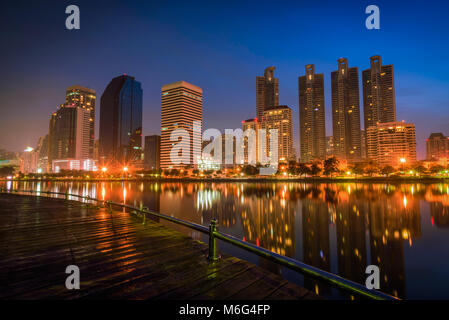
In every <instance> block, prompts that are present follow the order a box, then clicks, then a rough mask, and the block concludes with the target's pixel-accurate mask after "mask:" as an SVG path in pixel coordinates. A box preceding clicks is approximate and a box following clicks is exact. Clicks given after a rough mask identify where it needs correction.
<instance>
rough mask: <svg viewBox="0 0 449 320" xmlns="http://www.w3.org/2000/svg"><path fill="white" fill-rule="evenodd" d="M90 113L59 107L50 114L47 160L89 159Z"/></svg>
mask: <svg viewBox="0 0 449 320" xmlns="http://www.w3.org/2000/svg"><path fill="white" fill-rule="evenodd" d="M89 119H90V111H89V110H87V109H84V108H81V107H77V106H75V105H73V104H71V105H61V107H60V108H59V109H58V111H56V112H55V113H53V114H52V117H51V120H50V129H51V130H50V134H49V143H50V144H51V145H50V146H49V152H51V156H50V154H49V159H51V161H54V160H57V159H58V160H60V159H78V160H85V159H89V153H90V121H89Z"/></svg>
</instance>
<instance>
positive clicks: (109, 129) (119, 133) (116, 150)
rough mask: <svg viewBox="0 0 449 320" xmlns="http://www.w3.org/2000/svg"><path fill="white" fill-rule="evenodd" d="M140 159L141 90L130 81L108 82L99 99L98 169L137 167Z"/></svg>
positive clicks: (138, 83)
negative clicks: (121, 166) (132, 164)
mask: <svg viewBox="0 0 449 320" xmlns="http://www.w3.org/2000/svg"><path fill="white" fill-rule="evenodd" d="M141 156H142V88H141V85H140V82H138V81H136V80H135V79H134V77H131V76H128V75H122V76H119V77H116V78H114V79H112V80H111V82H110V83H109V84H108V86H107V87H106V89H105V90H104V92H103V94H102V96H101V102H100V136H99V157H100V159H99V160H100V162H101V163H102V165H106V164H108V163H110V164H113V165H123V164H127V163H138V162H139V161H140V160H141Z"/></svg>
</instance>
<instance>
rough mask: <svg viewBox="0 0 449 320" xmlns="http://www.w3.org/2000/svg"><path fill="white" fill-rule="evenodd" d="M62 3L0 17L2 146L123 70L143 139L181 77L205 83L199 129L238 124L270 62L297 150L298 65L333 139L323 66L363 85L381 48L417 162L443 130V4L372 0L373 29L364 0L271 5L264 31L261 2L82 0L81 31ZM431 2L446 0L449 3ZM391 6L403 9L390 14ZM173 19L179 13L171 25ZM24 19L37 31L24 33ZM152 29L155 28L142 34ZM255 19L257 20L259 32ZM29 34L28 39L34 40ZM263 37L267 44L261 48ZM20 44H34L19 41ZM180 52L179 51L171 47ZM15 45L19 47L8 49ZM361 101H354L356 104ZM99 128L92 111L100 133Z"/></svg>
mask: <svg viewBox="0 0 449 320" xmlns="http://www.w3.org/2000/svg"><path fill="white" fill-rule="evenodd" d="M19 3H20V1H19ZM66 4H67V3H66V2H61V3H60V4H59V3H58V4H54V5H51V6H46V5H41V6H37V5H36V4H28V3H27V5H26V8H27V9H28V10H25V11H24V10H22V9H23V8H20V5H15V8H12V9H11V10H6V11H8V12H9V13H10V17H5V19H4V20H3V22H2V23H6V25H5V26H3V30H7V31H10V32H7V33H6V34H5V35H2V40H3V41H6V42H7V43H10V46H11V48H10V50H8V51H7V52H4V53H2V55H3V56H4V59H3V60H5V59H6V60H7V61H8V62H9V63H8V64H7V65H6V68H5V72H6V76H5V77H3V78H2V80H1V81H2V82H1V85H0V93H1V96H2V97H3V102H2V105H3V107H2V108H1V110H0V113H1V114H0V116H1V118H2V120H1V121H0V123H1V125H0V137H1V138H0V147H1V148H6V149H8V150H11V151H21V150H23V149H24V148H25V147H26V146H28V145H31V146H35V145H36V143H37V139H38V137H39V136H43V135H45V133H46V131H47V127H48V120H49V115H50V114H51V113H52V112H54V111H55V110H56V108H57V106H58V105H60V104H61V103H63V101H64V100H63V99H64V95H63V92H65V89H66V88H67V87H69V86H72V85H81V86H85V87H88V88H92V89H94V90H96V91H97V95H98V97H99V96H100V94H101V93H102V92H103V91H104V89H105V87H106V85H107V83H108V81H109V80H110V79H112V78H113V77H115V76H117V75H120V74H123V73H126V74H130V75H132V76H134V77H135V78H136V79H139V81H140V82H141V83H142V89H143V91H144V93H143V112H144V118H143V126H144V127H143V136H146V135H151V134H160V124H159V121H160V88H161V87H162V85H164V84H166V83H171V82H174V81H179V80H185V81H188V82H191V83H195V84H196V85H198V86H200V87H202V88H203V90H204V128H211V127H215V128H218V129H224V128H238V127H240V122H241V120H244V119H249V118H254V117H255V107H256V94H255V87H256V85H255V79H254V78H255V77H256V76H259V75H261V74H263V73H262V72H263V70H264V69H265V68H266V67H268V66H275V67H276V77H277V78H279V104H281V105H288V106H289V107H291V108H292V111H293V132H294V147H295V149H296V150H297V152H298V151H299V150H300V148H299V119H298V118H299V111H298V92H297V78H298V77H299V76H301V75H303V74H304V72H303V70H304V66H305V65H306V64H315V68H316V73H323V74H324V87H325V109H326V135H327V136H330V135H331V133H332V125H331V124H332V119H331V81H330V74H331V71H334V70H336V68H337V66H338V62H337V60H338V59H339V58H341V57H345V58H348V60H349V63H350V66H351V67H358V68H359V87H361V83H360V82H361V78H362V77H361V71H362V70H366V69H368V68H369V58H370V57H371V56H373V55H377V54H378V55H381V56H382V59H383V61H384V62H385V64H393V65H394V68H395V87H396V106H397V108H396V109H397V115H398V116H397V120H398V121H401V120H405V121H406V122H412V123H415V125H416V130H417V137H416V138H417V146H418V159H423V158H424V157H425V148H426V146H425V139H426V138H428V136H429V135H430V133H432V132H442V133H443V134H445V135H448V134H449V126H448V124H449V114H447V113H446V114H444V111H446V108H447V106H448V105H449V92H448V90H447V87H448V85H449V80H448V79H447V77H445V74H447V71H449V70H448V68H449V66H448V64H447V61H448V59H447V56H448V52H449V50H447V47H448V44H447V42H444V41H435V39H442V38H444V37H445V36H446V34H447V32H446V31H445V30H449V23H448V22H447V21H445V20H443V18H444V16H443V14H442V13H443V11H444V10H435V8H427V7H423V6H422V5H420V4H417V3H412V4H409V3H406V2H401V1H399V2H398V3H395V4H388V3H384V2H382V1H379V2H378V5H379V6H380V8H381V30H372V31H369V30H366V29H365V28H364V19H365V17H366V15H365V14H364V10H363V9H364V7H366V3H360V4H356V5H355V4H344V5H342V6H340V7H339V8H336V7H334V6H330V7H325V8H320V5H319V4H314V5H310V4H304V3H300V4H297V6H296V7H294V8H293V5H287V6H286V9H278V11H276V12H275V14H276V17H279V19H276V20H275V22H276V23H275V24H273V26H274V27H273V28H272V29H266V28H265V27H263V26H264V24H263V19H262V18H256V16H258V15H259V14H260V12H264V10H267V8H268V5H267V3H261V4H260V6H259V7H258V8H254V9H251V10H249V9H250V8H251V6H249V5H248V4H242V5H239V7H242V8H241V10H240V11H239V12H233V9H235V6H236V5H237V4H236V3H231V4H229V5H228V4H227V5H226V7H224V6H223V7H222V6H219V5H216V4H215V5H214V4H208V5H203V6H201V5H200V4H198V5H197V4H194V5H192V7H185V5H184V6H183V5H181V6H180V7H177V8H167V7H165V6H164V5H158V6H156V5H154V4H132V3H129V4H128V5H126V11H125V13H120V11H121V10H122V9H124V7H123V6H122V5H120V4H117V3H113V4H111V5H110V6H108V10H107V12H103V13H102V11H101V10H100V9H101V8H100V7H101V5H99V4H98V3H96V4H89V3H86V2H83V1H81V2H80V3H79V6H80V9H81V29H80V30H79V31H75V32H69V31H68V30H65V29H64V28H63V22H64V19H65V15H64V14H62V13H63V12H64V11H63V9H60V8H64V6H65V5H66ZM439 6H441V7H442V8H444V7H446V6H448V4H439ZM199 7H201V8H200V9H201V10H199ZM218 7H219V9H220V10H219V11H217V10H218V9H217V8H218ZM287 9H288V10H287ZM304 9H306V10H304ZM185 10H188V13H191V14H192V15H193V17H197V16H196V15H200V16H203V15H205V16H207V19H203V20H201V22H200V21H199V20H195V19H194V20H195V22H191V21H190V19H187V18H186V16H189V15H188V14H187V15H186V16H183V14H185V12H184V11H185ZM195 10H196V11H195ZM198 10H199V11H198ZM340 10H347V11H348V12H347V13H345V20H344V21H337V22H336V21H335V20H333V19H330V21H328V20H329V18H332V17H334V18H335V17H337V16H338V14H339V12H341V11H340ZM10 11H11V12H10ZM44 11H45V12H44ZM234 11H235V10H234ZM290 11H291V12H290ZM399 11H400V12H401V16H398V12H399ZM19 12H20V15H21V17H23V18H21V19H20V21H19V22H21V25H18V23H19V22H18V19H17V16H15V15H17V14H19ZM41 13H42V15H41ZM429 13H430V14H429ZM31 14H33V15H36V16H37V17H38V19H39V20H36V19H37V18H34V17H32V16H30V15H31ZM318 14H319V15H320V16H322V17H323V18H322V19H318V21H319V23H318V24H317V25H316V29H313V30H312V29H310V28H308V27H307V22H308V21H309V20H310V19H311V18H313V17H314V16H316V15H318ZM418 14H419V15H422V19H421V20H416V21H415V20H414V19H413V17H416V16H417V15H418ZM121 15H123V22H124V23H123V24H121V25H122V27H121V29H120V32H118V33H115V32H111V31H110V30H109V31H108V32H107V33H106V31H107V30H106V29H107V28H105V27H108V28H112V30H117V28H116V26H114V25H112V24H110V23H108V21H109V20H111V19H112V21H113V20H114V18H119V17H121ZM130 16H131V17H132V18H130ZM180 16H181V17H180ZM247 16H248V17H247ZM229 17H232V18H233V20H232V23H231V24H229V23H228V22H229V19H228V18H229ZM393 17H394V18H393ZM403 17H406V18H403ZM438 17H440V18H438ZM246 18H248V19H249V22H248V21H247V20H246ZM186 19H187V20H186ZM40 20H42V21H40ZM106 20H108V21H106ZM410 20H411V21H414V22H416V23H411V22H410ZM23 21H25V23H23ZM171 21H172V22H173V21H175V23H174V25H172V24H171V23H170V22H171ZM187 21H190V22H187ZM298 21H299V22H298ZM401 21H402V22H401ZM93 22H96V24H94V23H93ZM125 22H126V23H125ZM251 22H253V23H254V24H251ZM241 24H244V26H245V28H244V29H242V30H243V31H247V32H243V31H242V30H239V26H240V27H241ZM335 24H336V25H335ZM123 25H126V27H123ZM30 26H34V27H35V28H36V30H35V31H30V30H32V29H30ZM148 26H149V27H151V29H152V30H156V31H157V32H154V33H151V32H150V33H148V30H147V28H146V27H148ZM332 26H333V27H332ZM445 26H446V28H445ZM258 27H263V28H262V29H261V30H258ZM286 28H287V29H286ZM294 28H296V29H294ZM348 28H351V29H348ZM353 28H355V30H352V29H353ZM293 29H294V30H295V32H294V35H296V36H297V39H298V41H291V35H288V34H287V33H288V32H287V33H285V32H284V33H283V32H282V31H284V30H293ZM162 30H163V31H164V33H163V34H162V32H161V31H162ZM205 30H206V31H205ZM217 31H219V32H217ZM261 31H263V32H261ZM77 32H78V33H77ZM308 32H313V33H312V35H320V37H313V36H312V37H310V36H308V37H307V39H308V40H309V41H308V43H307V44H306V45H304V41H303V40H304V39H305V38H304V36H305V35H306V34H307V33H308ZM339 32H345V33H346V34H348V35H349V38H348V39H349V40H348V41H347V42H344V43H343V44H339V43H338V42H335V41H336V39H335V40H333V38H334V37H335V36H336V35H338V33H339ZM29 33H32V35H33V37H34V38H32V39H30V38H29ZM38 34H39V35H38ZM41 34H43V35H46V36H50V37H52V39H53V38H54V39H55V41H54V43H48V42H47V41H46V42H43V43H45V45H44V46H38V45H37V44H39V43H40V42H42V40H43V38H42V35H41ZM108 34H114V39H112V37H111V39H109V38H107V35H108ZM129 34H130V35H131V38H130V37H129V36H128V35H129ZM101 35H102V36H103V38H101V37H100V36H101ZM105 35H106V36H105ZM199 35H200V37H198V36H199ZM414 37H416V40H413V38H414ZM198 39H199V40H198ZM93 40H94V41H95V42H92V44H91V45H88V46H84V47H86V48H87V49H89V50H87V51H85V50H80V49H77V48H78V47H80V46H78V45H79V44H80V43H87V44H89V43H90V42H91V41H93ZM124 40H126V41H127V42H126V43H127V44H129V47H128V48H126V49H125V50H123V49H121V48H118V47H117V44H120V43H121V42H123V41H124ZM261 40H263V41H261ZM317 41H318V42H319V43H321V46H320V47H317V45H316V42H317ZM361 41H363V42H361ZM68 43H70V44H71V46H69V47H68V48H75V49H74V50H73V52H71V50H63V51H61V50H56V49H58V48H62V49H64V47H67V44H68ZM267 43H268V44H270V45H267V46H264V45H265V44H267ZM323 44H324V45H323ZM25 45H26V46H25ZM17 47H20V48H22V49H23V48H29V49H31V50H25V51H24V50H17ZM80 48H81V47H80ZM153 49H156V50H153ZM181 49H182V53H178V52H179V50H181ZM52 50H53V51H52ZM17 52H20V53H19V54H17ZM61 52H63V53H64V54H63V55H61V54H60V53H61ZM12 53H15V55H14V56H11V55H12ZM56 53H58V54H59V55H61V56H63V57H62V58H61V57H59V55H58V54H56ZM105 54H106V55H105ZM67 61H69V62H70V63H67ZM217 61H220V63H217ZM420 62H422V63H420ZM57 69H59V70H57ZM19 83H20V85H19ZM362 103H363V100H362V98H360V105H362ZM6 106H11V107H6ZM445 107H446V108H445ZM361 109H362V108H361ZM33 110H37V111H36V112H33ZM424 110H425V112H423V111H424ZM361 118H362V119H363V110H361ZM6 119H8V120H7V121H6ZM362 127H363V123H362ZM13 128H14V129H15V130H12V129H13ZM98 128H99V113H98V110H97V117H96V137H97V138H98ZM11 132H14V135H11ZM298 153H299V152H298Z"/></svg>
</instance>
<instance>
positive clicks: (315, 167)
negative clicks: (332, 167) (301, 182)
mask: <svg viewBox="0 0 449 320" xmlns="http://www.w3.org/2000/svg"><path fill="white" fill-rule="evenodd" d="M321 171H322V169H321V168H320V166H319V165H318V164H316V163H313V164H312V166H311V167H310V174H311V175H312V176H317V175H318V174H319V173H320V172H321Z"/></svg>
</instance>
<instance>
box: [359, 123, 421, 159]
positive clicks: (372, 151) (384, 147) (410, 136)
mask: <svg viewBox="0 0 449 320" xmlns="http://www.w3.org/2000/svg"><path fill="white" fill-rule="evenodd" d="M366 140H367V152H368V159H370V160H374V161H376V162H377V163H378V165H380V166H386V165H390V166H393V167H398V166H401V165H404V164H410V163H414V162H416V137H415V125H414V124H412V123H404V122H387V123H378V124H377V125H376V126H371V127H369V128H368V130H367V131H366Z"/></svg>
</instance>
